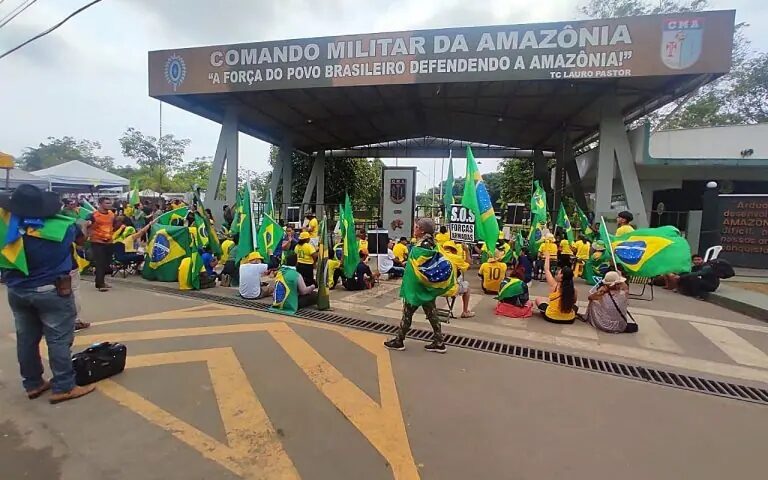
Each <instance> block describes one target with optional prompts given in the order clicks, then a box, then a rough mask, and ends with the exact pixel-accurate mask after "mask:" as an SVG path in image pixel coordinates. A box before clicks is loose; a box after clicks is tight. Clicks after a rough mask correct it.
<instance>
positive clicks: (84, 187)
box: [32, 160, 129, 191]
mask: <svg viewBox="0 0 768 480" xmlns="http://www.w3.org/2000/svg"><path fill="white" fill-rule="evenodd" d="M32 174H33V175H35V176H37V177H39V178H44V179H46V180H48V181H49V182H50V185H51V189H53V190H63V191H90V190H102V189H105V188H115V187H118V188H119V187H127V186H128V184H129V182H128V179H126V178H123V177H121V176H119V175H115V174H114V173H109V172H107V171H106V170H102V169H100V168H96V167H94V166H93V165H88V164H87V163H83V162H81V161H79V160H72V161H70V162H66V163H62V164H60V165H56V166H54V167H50V168H44V169H42V170H38V171H36V172H32Z"/></svg>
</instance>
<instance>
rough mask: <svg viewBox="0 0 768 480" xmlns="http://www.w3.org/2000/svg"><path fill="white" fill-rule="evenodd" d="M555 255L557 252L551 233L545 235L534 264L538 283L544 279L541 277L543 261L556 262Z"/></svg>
mask: <svg viewBox="0 0 768 480" xmlns="http://www.w3.org/2000/svg"><path fill="white" fill-rule="evenodd" d="M557 254H558V252H557V244H556V243H555V236H554V235H552V234H551V233H547V234H545V235H544V240H543V241H542V243H541V246H540V247H539V258H538V260H537V262H536V276H537V277H538V278H539V281H544V280H545V278H546V277H545V276H544V275H543V270H544V263H545V260H546V259H549V260H550V262H552V261H557ZM550 273H551V272H550Z"/></svg>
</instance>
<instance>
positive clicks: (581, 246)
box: [573, 240, 591, 260]
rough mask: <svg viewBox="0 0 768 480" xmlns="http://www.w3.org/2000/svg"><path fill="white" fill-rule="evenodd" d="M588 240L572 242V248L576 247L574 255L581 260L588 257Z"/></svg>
mask: <svg viewBox="0 0 768 480" xmlns="http://www.w3.org/2000/svg"><path fill="white" fill-rule="evenodd" d="M590 246H591V245H590V243H589V242H582V241H581V240H577V241H576V243H574V244H573V248H575V249H576V257H577V258H580V259H582V260H586V259H587V258H589V247H590Z"/></svg>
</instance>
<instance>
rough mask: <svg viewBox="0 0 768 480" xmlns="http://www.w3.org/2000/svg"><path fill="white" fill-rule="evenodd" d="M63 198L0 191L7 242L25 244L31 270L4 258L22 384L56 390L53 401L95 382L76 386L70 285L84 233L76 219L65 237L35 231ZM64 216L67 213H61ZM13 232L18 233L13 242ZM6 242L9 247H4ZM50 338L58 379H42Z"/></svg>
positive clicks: (32, 393)
mask: <svg viewBox="0 0 768 480" xmlns="http://www.w3.org/2000/svg"><path fill="white" fill-rule="evenodd" d="M60 206H61V204H60V203H59V196H58V195H57V194H55V193H53V192H44V191H42V190H40V189H39V188H37V187H35V186H33V185H28V184H22V185H19V186H18V188H16V190H15V191H14V192H13V194H10V195H8V194H3V195H0V209H2V211H0V215H2V217H3V218H2V220H0V221H3V222H5V223H6V224H7V225H8V226H9V232H8V235H6V238H3V239H0V243H1V244H5V243H6V242H11V243H15V242H21V245H23V250H22V251H21V253H20V254H21V255H24V256H25V257H26V264H27V273H24V272H23V271H21V270H18V269H15V268H10V267H9V266H8V264H9V263H10V262H9V260H10V259H8V258H5V257H2V260H3V264H4V267H3V269H2V276H3V280H4V281H5V284H6V286H7V294H8V305H9V306H10V308H11V312H12V313H13V318H14V321H15V324H16V353H17V358H18V362H19V370H20V372H21V377H22V385H23V387H24V390H26V392H27V397H28V398H30V399H34V398H38V397H39V396H41V395H42V394H43V393H45V392H46V391H48V390H52V395H51V397H50V400H49V401H50V403H59V402H63V401H66V400H72V399H75V398H78V397H82V396H83V395H87V394H89V393H91V392H92V391H93V390H94V388H95V387H94V385H88V386H84V387H81V386H77V385H76V384H75V371H74V368H73V367H72V351H71V346H72V342H73V340H74V334H75V319H76V318H77V310H76V306H75V298H74V295H73V293H72V289H71V282H72V277H71V276H70V272H71V271H72V269H73V260H72V243H73V242H78V243H82V242H83V241H84V236H83V234H82V231H81V230H80V229H78V228H77V227H76V226H75V225H74V222H73V223H72V224H70V225H67V226H65V227H64V230H63V232H61V231H59V232H57V235H56V236H57V237H58V234H59V233H60V234H61V235H62V236H61V240H60V241H54V240H48V239H44V238H42V236H37V235H35V231H36V230H39V229H44V228H45V226H46V223H47V222H46V219H47V218H50V217H53V216H54V215H56V214H57V213H58V212H59V210H60ZM60 218H63V217H60ZM11 233H16V234H18V238H16V239H13V240H12V241H11V240H10V239H9V238H8V237H9V236H10V234H11ZM3 246H5V245H3ZM43 337H45V341H46V344H47V347H48V359H49V365H50V367H51V371H52V374H53V378H52V379H51V380H50V381H48V380H46V379H45V378H44V377H43V371H44V369H43V362H42V359H41V358H40V340H41V339H42V338H43Z"/></svg>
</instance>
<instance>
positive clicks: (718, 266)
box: [708, 258, 736, 279]
mask: <svg viewBox="0 0 768 480" xmlns="http://www.w3.org/2000/svg"><path fill="white" fill-rule="evenodd" d="M708 263H709V266H710V267H712V271H714V272H715V275H717V278H723V279H724V278H731V277H732V276H734V275H736V272H735V271H734V270H733V267H732V266H731V264H730V263H728V261H727V260H724V259H722V258H715V259H713V260H710V261H709V262H708Z"/></svg>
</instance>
